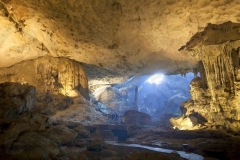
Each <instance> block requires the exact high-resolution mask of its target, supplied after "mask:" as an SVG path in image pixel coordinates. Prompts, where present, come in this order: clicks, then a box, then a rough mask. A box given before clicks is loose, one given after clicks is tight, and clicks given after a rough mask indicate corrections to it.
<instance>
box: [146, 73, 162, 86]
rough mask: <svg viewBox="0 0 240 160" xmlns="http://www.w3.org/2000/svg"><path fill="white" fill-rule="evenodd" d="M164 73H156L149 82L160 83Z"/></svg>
mask: <svg viewBox="0 0 240 160" xmlns="http://www.w3.org/2000/svg"><path fill="white" fill-rule="evenodd" d="M163 78H164V75H163V74H155V75H153V76H152V77H150V78H148V80H147V82H148V83H151V84H154V83H155V84H157V85H158V84H160V83H161V82H162V81H163Z"/></svg>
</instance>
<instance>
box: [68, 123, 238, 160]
mask: <svg viewBox="0 0 240 160" xmlns="http://www.w3.org/2000/svg"><path fill="white" fill-rule="evenodd" d="M102 125H107V124H102ZM109 126H110V129H111V130H114V131H115V133H114V134H115V135H116V133H117V132H118V131H119V132H120V131H121V134H122V133H123V132H122V131H123V130H126V131H127V132H128V137H126V139H121V140H119V144H121V143H124V144H139V145H144V146H151V147H156V148H164V149H171V150H175V151H185V152H187V153H189V154H190V153H194V154H197V155H202V156H203V157H204V159H209V160H214V159H215V160H217V159H219V160H228V159H229V160H231V159H238V157H239V156H240V153H239V151H238V148H239V147H240V143H239V142H240V134H238V133H235V132H230V131H224V130H206V129H205V130H174V129H171V128H169V127H159V126H154V125H142V126H141V125H139V126H136V125H128V124H124V125H114V124H111V125H109ZM91 127H92V126H91ZM91 127H90V126H86V128H91ZM92 128H94V127H92ZM96 128H97V125H96ZM91 137H96V132H95V131H94V132H93V130H92V133H91ZM186 144H187V146H188V147H187V148H183V145H186ZM94 147H95V148H93V149H89V148H82V149H79V148H77V147H70V146H68V147H67V149H65V150H68V152H69V153H71V154H70V155H71V156H74V155H75V157H79V155H81V156H83V157H84V156H86V157H87V158H88V159H100V158H101V159H123V157H125V159H134V158H133V157H131V156H133V155H134V156H136V157H138V158H139V157H142V154H156V153H154V152H153V151H149V150H146V149H143V148H137V147H136V148H134V147H133V148H129V147H123V146H122V147H121V146H113V145H109V144H106V143H105V142H104V141H101V142H98V143H96V144H94ZM80 153H81V154H80ZM135 153H136V155H135ZM137 154H139V155H137ZM159 154H160V153H159ZM162 154H163V155H164V156H166V157H168V158H169V157H170V159H171V157H172V158H173V159H184V158H181V157H180V156H179V155H178V154H177V153H176V152H173V153H171V154H165V153H162ZM76 155H78V156H76ZM148 156H150V155H148ZM136 157H135V158H136ZM72 158H73V157H72ZM155 158H156V157H155ZM73 159H75V158H73ZM156 159H157V158H156ZM163 159H164V158H163ZM166 159H167V158H166Z"/></svg>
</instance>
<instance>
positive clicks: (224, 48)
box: [170, 22, 240, 129]
mask: <svg viewBox="0 0 240 160" xmlns="http://www.w3.org/2000/svg"><path fill="white" fill-rule="evenodd" d="M239 28H240V25H239V24H236V23H231V22H226V23H224V24H221V25H213V24H209V25H208V26H207V27H206V29H205V30H204V31H203V32H200V33H197V34H195V36H194V37H192V39H191V40H190V41H189V42H188V43H187V44H186V46H184V47H183V48H184V49H183V48H182V49H183V52H188V53H189V54H191V55H192V56H193V57H195V58H196V59H197V60H198V61H199V71H200V74H201V77H196V78H194V79H193V81H192V82H191V84H190V87H191V88H190V94H191V99H190V100H189V101H187V102H184V103H182V105H181V110H182V112H183V116H182V117H181V118H178V119H174V118H172V119H171V120H170V121H171V123H172V124H173V125H174V126H176V127H178V128H182V129H197V128H199V127H200V128H201V127H210V128H222V129H224V128H231V129H240V116H239V115H240V103H239V100H240V96H239V95H240V94H239V87H240V86H239V83H240V81H239V80H240V79H239V76H240V62H239V59H240V41H239V39H240V34H239ZM186 124H188V125H186ZM183 126H184V127H183Z"/></svg>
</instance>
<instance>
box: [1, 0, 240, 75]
mask: <svg viewBox="0 0 240 160" xmlns="http://www.w3.org/2000/svg"><path fill="white" fill-rule="evenodd" d="M0 8H1V12H0V24H1V25H0V60H1V62H0V67H7V66H11V65H13V64H15V63H17V62H20V61H23V60H27V59H34V58H37V57H41V56H45V55H48V56H54V57H67V58H70V59H75V60H77V61H79V62H84V63H87V64H93V65H96V66H99V67H102V68H103V69H107V70H110V71H113V72H115V73H117V74H119V75H120V76H130V75H136V74H144V73H153V72H154V71H156V70H160V71H163V72H167V73H184V72H186V71H189V70H191V68H192V67H193V66H194V65H195V64H196V63H195V61H194V60H193V59H192V57H190V56H189V55H188V54H184V53H180V52H179V51H178V49H179V48H180V47H181V46H182V45H184V44H186V42H188V41H189V40H190V38H191V37H192V36H193V35H194V34H195V33H197V32H198V31H202V30H203V29H204V28H205V27H206V26H207V24H208V23H212V24H221V23H224V22H227V21H232V22H235V23H238V22H240V18H239V17H240V12H239V10H240V1H239V0H181V1H179V0H67V1H66V0H48V1H46V0H1V1H0ZM211 36H216V35H211ZM100 72H101V71H100ZM98 74H101V73H98Z"/></svg>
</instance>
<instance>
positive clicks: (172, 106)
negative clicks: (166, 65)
mask: <svg viewBox="0 0 240 160" xmlns="http://www.w3.org/2000/svg"><path fill="white" fill-rule="evenodd" d="M193 78H194V74H193V73H187V74H186V75H185V76H181V75H180V74H178V75H163V74H160V73H158V74H154V75H150V76H149V75H143V76H139V77H135V78H131V79H129V80H127V81H126V82H125V83H122V84H114V85H111V86H110V87H107V88H106V89H105V90H103V91H102V93H100V94H99V95H98V97H96V99H98V101H99V102H100V103H99V106H101V107H100V108H101V109H102V110H103V111H105V112H106V113H108V114H109V113H110V114H111V113H119V114H123V113H124V112H125V111H127V110H137V111H140V112H144V113H147V114H148V115H150V116H151V118H152V120H153V121H159V120H162V119H169V118H170V117H173V116H180V115H181V111H180V109H179V107H180V104H181V102H184V101H187V100H189V99H190V93H189V89H190V86H189V84H190V82H191V80H192V79H193ZM103 106H104V107H103Z"/></svg>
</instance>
